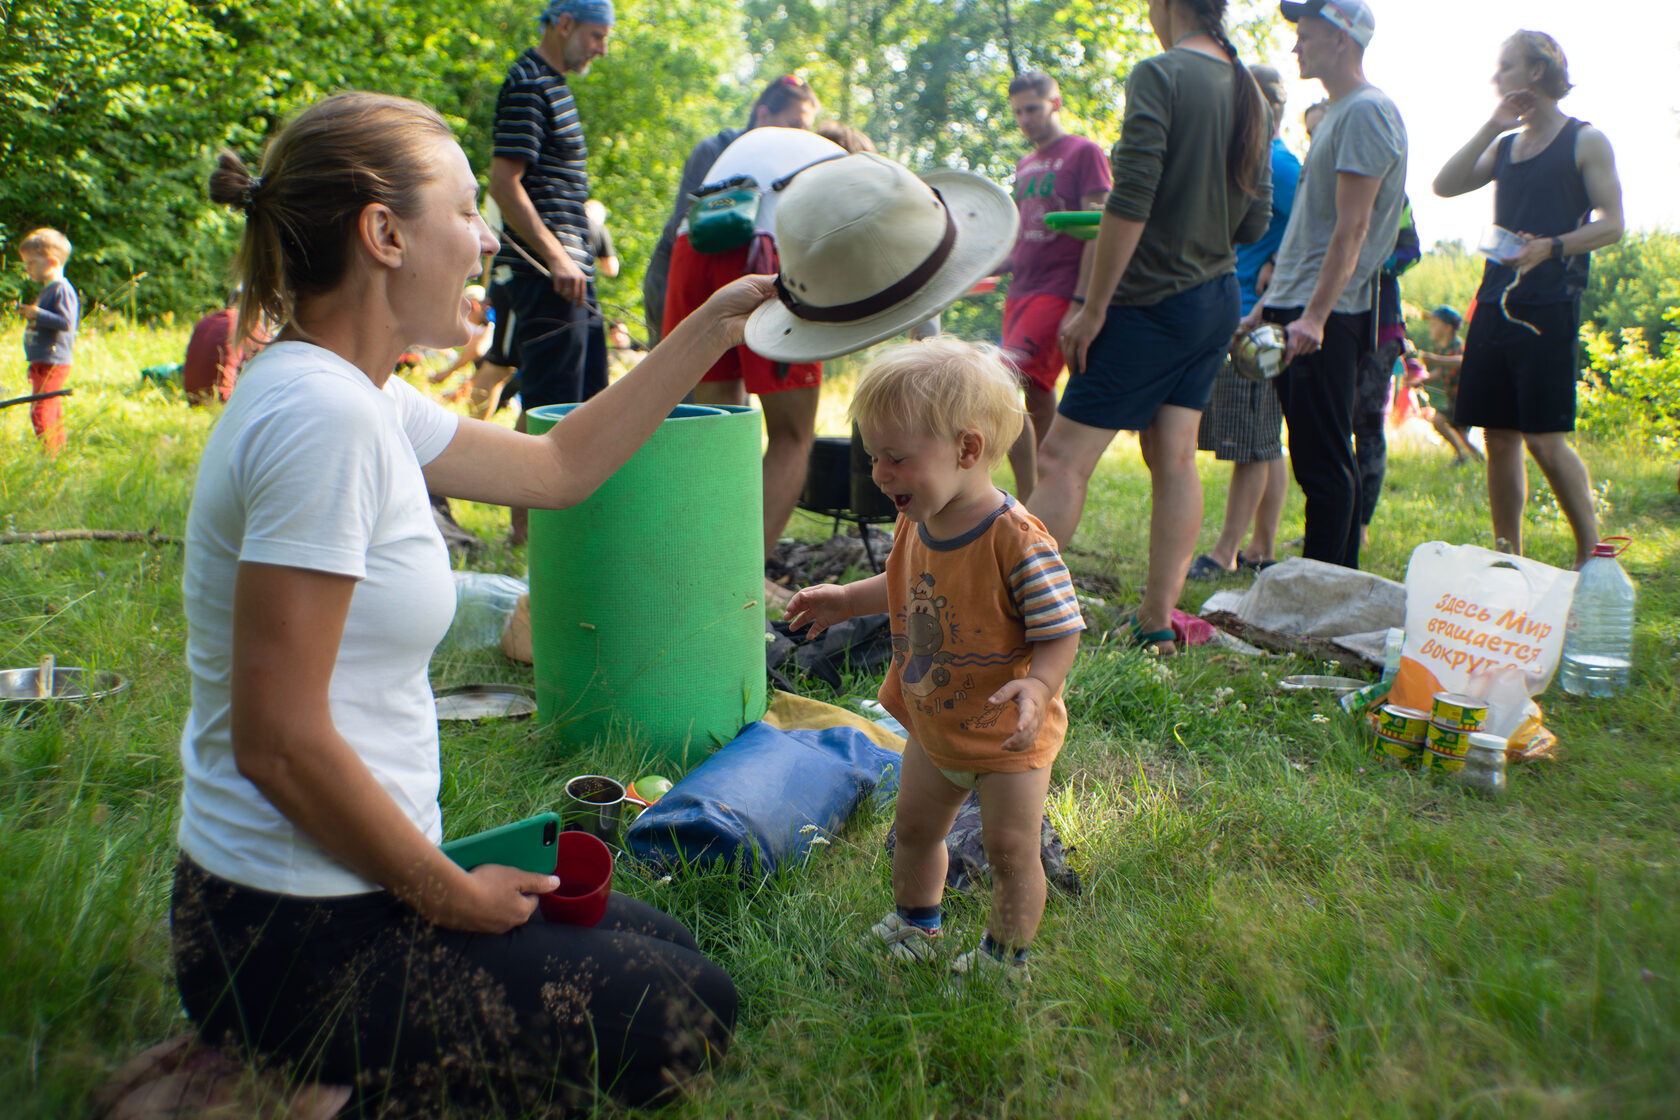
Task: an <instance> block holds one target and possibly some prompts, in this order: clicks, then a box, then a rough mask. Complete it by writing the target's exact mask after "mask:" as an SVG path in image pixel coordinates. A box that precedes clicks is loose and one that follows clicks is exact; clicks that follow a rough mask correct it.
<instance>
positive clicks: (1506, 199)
mask: <svg viewBox="0 0 1680 1120" xmlns="http://www.w3.org/2000/svg"><path fill="white" fill-rule="evenodd" d="M1494 85H1495V87H1496V89H1497V90H1498V93H1499V98H1500V100H1499V104H1498V105H1497V106H1496V107H1495V108H1494V111H1493V115H1492V116H1491V117H1490V118H1489V119H1488V120H1487V122H1486V123H1485V124H1483V125H1482V127H1481V128H1480V129H1478V130H1477V132H1476V134H1475V135H1474V136H1473V137H1471V138H1470V142H1469V143H1467V144H1466V145H1465V146H1464V147H1463V148H1461V149H1459V151H1458V153H1457V154H1456V155H1454V156H1453V157H1452V158H1451V159H1450V160H1448V161H1447V163H1446V166H1444V167H1442V168H1441V173H1440V174H1439V175H1437V176H1436V177H1435V193H1436V194H1438V195H1440V196H1442V197H1443V198H1451V197H1453V196H1454V195H1460V194H1465V193H1468V192H1469V191H1473V190H1476V189H1477V188H1479V187H1482V186H1484V185H1486V184H1487V183H1490V182H1491V183H1493V184H1494V188H1493V216H1494V222H1495V224H1497V225H1499V226H1502V227H1504V228H1505V229H1507V230H1510V231H1511V232H1513V233H1516V234H1518V235H1520V237H1521V238H1522V247H1521V249H1520V250H1519V251H1517V252H1516V254H1515V255H1514V256H1511V257H1509V258H1507V259H1505V260H1503V261H1501V260H1493V259H1490V260H1489V261H1488V263H1487V267H1486V269H1485V270H1484V272H1483V275H1482V286H1481V288H1480V289H1479V290H1478V291H1477V293H1476V303H1477V305H1478V306H1477V307H1476V315H1475V316H1474V318H1473V319H1472V320H1471V324H1470V333H1469V336H1468V337H1467V338H1466V339H1465V342H1464V364H1463V365H1462V366H1461V367H1460V370H1459V380H1458V406H1457V411H1456V413H1455V415H1454V417H1453V421H1454V423H1455V424H1456V425H1457V426H1458V427H1461V428H1463V427H1480V428H1483V429H1484V430H1485V431H1486V435H1487V478H1488V506H1489V508H1490V511H1491V513H1492V515H1493V531H1494V535H1495V536H1496V537H1497V538H1498V539H1499V542H1500V547H1502V548H1504V549H1506V550H1508V551H1511V552H1516V553H1521V552H1522V511H1523V503H1524V501H1525V500H1526V498H1527V496H1528V472H1527V469H1526V466H1525V463H1524V460H1523V448H1524V447H1525V446H1526V447H1527V448H1528V452H1529V454H1531V455H1533V456H1534V461H1535V462H1536V463H1538V464H1539V466H1540V470H1541V472H1542V473H1543V474H1544V475H1545V476H1546V481H1547V482H1549V483H1550V484H1551V487H1552V492H1553V493H1554V494H1556V495H1557V500H1558V505H1559V506H1560V507H1561V508H1562V509H1563V513H1564V516H1565V517H1567V518H1568V519H1569V527H1570V529H1571V530H1572V531H1573V532H1574V534H1575V565H1576V567H1579V566H1580V565H1582V564H1584V563H1585V562H1586V561H1587V558H1588V557H1590V556H1591V555H1592V552H1593V545H1595V544H1596V543H1597V542H1598V521H1597V517H1596V516H1595V514H1594V512H1593V496H1592V483H1591V480H1590V479H1589V478H1588V477H1587V468H1586V464H1584V463H1582V462H1581V458H1580V456H1578V455H1577V454H1575V450H1574V448H1572V447H1570V445H1569V441H1568V439H1567V435H1568V433H1569V432H1572V431H1574V430H1575V377H1576V372H1577V371H1576V360H1577V355H1578V353H1579V349H1580V347H1579V340H1578V338H1577V335H1578V334H1579V330H1580V321H1581V291H1582V289H1584V288H1585V287H1586V283H1587V259H1588V257H1587V254H1589V253H1590V252H1591V251H1592V250H1594V249H1599V248H1603V247H1604V246H1606V245H1611V244H1614V243H1615V242H1617V241H1619V240H1621V237H1622V186H1621V183H1620V181H1619V180H1618V179H1617V178H1616V161H1615V156H1614V155H1613V154H1612V152H1611V150H1610V142H1609V141H1608V140H1606V139H1605V138H1604V134H1603V133H1601V132H1599V131H1598V130H1597V129H1596V128H1593V127H1592V126H1591V125H1588V124H1587V123H1586V122H1584V121H1579V120H1576V119H1574V118H1573V117H1569V116H1566V115H1564V113H1563V112H1561V111H1560V110H1559V109H1558V104H1557V103H1558V101H1559V100H1560V99H1561V98H1563V96H1564V95H1565V94H1567V93H1568V92H1569V90H1570V84H1569V64H1568V61H1567V60H1566V59H1565V58H1564V55H1563V50H1562V49H1561V48H1560V47H1559V46H1558V44H1557V41H1556V40H1554V39H1553V38H1552V37H1551V36H1550V35H1546V34H1543V33H1541V32H1538V31H1519V32H1517V33H1516V34H1515V35H1513V36H1511V37H1510V38H1509V39H1507V40H1505V43H1504V45H1502V46H1501V47H1500V49H1499V68H1498V70H1497V71H1496V72H1495V74H1494ZM1513 129H1516V130H1518V131H1515V132H1512V130H1513ZM1506 134H1509V135H1506Z"/></svg>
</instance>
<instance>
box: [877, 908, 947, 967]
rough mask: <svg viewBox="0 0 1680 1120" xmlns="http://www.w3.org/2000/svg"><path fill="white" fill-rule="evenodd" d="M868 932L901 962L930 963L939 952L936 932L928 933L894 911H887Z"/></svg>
mask: <svg viewBox="0 0 1680 1120" xmlns="http://www.w3.org/2000/svg"><path fill="white" fill-rule="evenodd" d="M869 932H870V933H873V934H874V935H875V936H876V937H879V938H880V939H881V940H882V941H884V942H886V946H887V951H888V952H890V953H891V954H892V955H893V956H895V957H897V958H898V959H899V960H901V961H931V960H933V958H934V957H935V955H937V954H938V952H939V948H938V945H937V942H938V940H939V931H938V930H934V931H932V932H929V931H928V930H925V929H923V928H922V927H921V926H919V925H917V924H916V923H915V922H912V921H909V920H908V919H906V918H904V917H903V916H902V915H900V914H899V913H898V911H896V910H892V911H888V913H887V916H886V917H884V918H882V919H881V920H880V921H878V922H876V923H875V924H874V925H872V926H870V927H869Z"/></svg>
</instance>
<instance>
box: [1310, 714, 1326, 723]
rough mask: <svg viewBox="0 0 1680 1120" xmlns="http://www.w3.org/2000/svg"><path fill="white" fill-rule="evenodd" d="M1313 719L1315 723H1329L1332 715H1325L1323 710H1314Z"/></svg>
mask: <svg viewBox="0 0 1680 1120" xmlns="http://www.w3.org/2000/svg"><path fill="white" fill-rule="evenodd" d="M1312 721H1313V722H1314V723H1329V722H1330V717H1329V716H1327V715H1325V714H1324V713H1323V712H1314V713H1313V717H1312Z"/></svg>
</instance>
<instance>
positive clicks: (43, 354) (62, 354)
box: [18, 226, 82, 454]
mask: <svg viewBox="0 0 1680 1120" xmlns="http://www.w3.org/2000/svg"><path fill="white" fill-rule="evenodd" d="M18 254H19V255H20V256H21V257H23V268H24V271H25V272H27V273H28V274H29V279H30V280H31V281H32V282H33V283H36V284H39V285H41V290H40V292H39V293H38V294H37V295H36V296H35V302H34V303H26V304H23V305H22V306H21V307H19V308H18V310H19V311H20V312H22V314H23V317H24V319H25V320H27V321H28V323H29V326H27V327H25V328H24V331H23V358H24V361H26V362H28V363H29V391H30V392H31V393H52V392H56V391H58V390H59V389H62V388H64V385H65V382H67V381H69V380H70V349H71V347H72V346H73V345H74V344H75V341H76V323H77V322H78V321H79V320H80V319H81V316H82V301H81V297H80V296H78V295H77V294H76V289H75V288H72V287H71V286H70V281H68V280H66V279H65V278H64V265H65V263H66V262H68V261H69V260H70V239H69V238H67V237H65V236H64V235H63V234H62V233H60V232H58V231H57V230H56V229H48V228H46V227H44V226H43V227H42V228H40V229H37V230H31V231H30V232H29V234H28V235H27V236H25V237H24V239H23V241H22V243H21V244H19V246H18ZM29 420H30V423H32V424H34V425H35V434H36V435H37V436H39V437H40V439H41V443H42V444H43V445H45V447H46V449H47V450H48V451H50V452H52V453H53V454H57V453H58V449H59V448H61V447H63V446H64V398H62V397H53V398H51V399H50V400H44V401H36V402H35V403H34V404H33V405H31V406H30V408H29Z"/></svg>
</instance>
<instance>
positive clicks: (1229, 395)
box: [1196, 362, 1283, 463]
mask: <svg viewBox="0 0 1680 1120" xmlns="http://www.w3.org/2000/svg"><path fill="white" fill-rule="evenodd" d="M1196 450H1198V451H1211V452H1213V455H1214V458H1216V459H1218V460H1219V461H1221V462H1224V463H1267V462H1270V461H1272V460H1273V459H1281V458H1283V406H1282V405H1281V404H1279V403H1278V395H1277V390H1276V389H1274V388H1272V386H1271V383H1270V382H1266V381H1249V380H1247V379H1246V378H1242V377H1238V376H1237V371H1236V370H1235V369H1233V368H1232V366H1231V363H1230V362H1224V363H1222V364H1221V365H1220V367H1219V373H1218V375H1217V376H1215V377H1214V379H1213V395H1212V396H1211V397H1210V398H1209V400H1208V406H1207V409H1206V410H1205V411H1204V412H1203V413H1202V423H1201V427H1200V428H1198V429H1197V431H1196Z"/></svg>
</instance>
